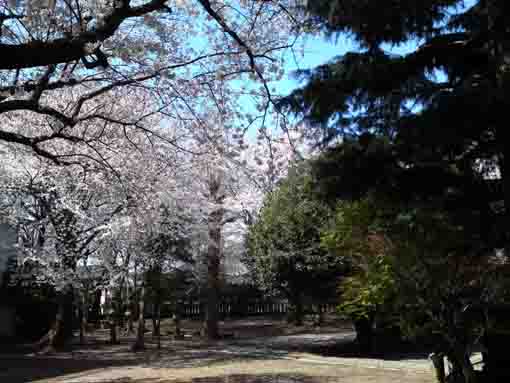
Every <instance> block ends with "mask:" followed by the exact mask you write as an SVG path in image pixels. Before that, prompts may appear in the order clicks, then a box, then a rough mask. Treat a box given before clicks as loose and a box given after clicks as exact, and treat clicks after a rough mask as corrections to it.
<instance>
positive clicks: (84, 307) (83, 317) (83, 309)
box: [80, 291, 89, 344]
mask: <svg viewBox="0 0 510 383" xmlns="http://www.w3.org/2000/svg"><path fill="white" fill-rule="evenodd" d="M88 300H89V299H88V293H87V292H86V291H84V292H83V295H82V299H81V305H80V344H85V334H86V333H87V325H88V309H89V307H88Z"/></svg>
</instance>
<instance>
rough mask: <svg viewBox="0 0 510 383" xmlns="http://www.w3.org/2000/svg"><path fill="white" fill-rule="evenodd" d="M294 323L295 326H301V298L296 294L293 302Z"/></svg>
mask: <svg viewBox="0 0 510 383" xmlns="http://www.w3.org/2000/svg"><path fill="white" fill-rule="evenodd" d="M294 304H295V306H294V310H295V312H294V315H295V317H294V323H295V324H296V326H302V325H303V312H304V310H303V300H302V299H301V296H299V295H298V296H296V300H295V302H294Z"/></svg>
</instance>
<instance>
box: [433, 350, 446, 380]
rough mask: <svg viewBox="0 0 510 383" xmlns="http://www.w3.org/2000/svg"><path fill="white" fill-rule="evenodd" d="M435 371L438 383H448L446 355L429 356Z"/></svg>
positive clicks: (435, 354) (434, 354)
mask: <svg viewBox="0 0 510 383" xmlns="http://www.w3.org/2000/svg"><path fill="white" fill-rule="evenodd" d="M429 358H430V360H431V362H432V365H433V366H434V370H435V372H436V379H437V382H438V383H446V371H445V364H444V355H443V354H442V353H440V352H439V353H433V354H431V355H430V356H429Z"/></svg>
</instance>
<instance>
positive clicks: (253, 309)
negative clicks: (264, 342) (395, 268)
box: [181, 301, 336, 318]
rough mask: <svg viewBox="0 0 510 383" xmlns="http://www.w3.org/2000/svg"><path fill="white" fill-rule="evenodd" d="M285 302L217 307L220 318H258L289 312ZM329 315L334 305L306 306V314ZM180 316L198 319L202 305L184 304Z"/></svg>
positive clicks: (225, 304)
mask: <svg viewBox="0 0 510 383" xmlns="http://www.w3.org/2000/svg"><path fill="white" fill-rule="evenodd" d="M289 307H290V305H289V303H288V302H287V301H255V302H246V303H231V302H222V303H220V305H219V312H220V315H221V316H224V317H231V316H242V317H245V316H258V315H285V314H286V313H287V312H288V311H289ZM319 308H320V309H321V310H322V312H323V313H331V312H334V311H335V310H336V305H335V304H334V303H326V304H321V305H320V306H319V305H306V310H305V311H306V312H318V310H319ZM181 310H182V311H181V312H182V314H181V315H182V316H183V317H185V318H200V317H202V314H203V313H204V304H203V303H200V302H184V303H183V304H182V306H181Z"/></svg>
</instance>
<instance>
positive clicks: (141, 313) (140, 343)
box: [131, 282, 145, 351]
mask: <svg viewBox="0 0 510 383" xmlns="http://www.w3.org/2000/svg"><path fill="white" fill-rule="evenodd" d="M138 306H139V307H138V326H137V329H136V340H135V343H134V344H133V346H132V347H131V349H132V350H133V351H139V350H143V349H145V283H143V282H142V286H141V291H140V297H139V305H138Z"/></svg>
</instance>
